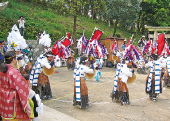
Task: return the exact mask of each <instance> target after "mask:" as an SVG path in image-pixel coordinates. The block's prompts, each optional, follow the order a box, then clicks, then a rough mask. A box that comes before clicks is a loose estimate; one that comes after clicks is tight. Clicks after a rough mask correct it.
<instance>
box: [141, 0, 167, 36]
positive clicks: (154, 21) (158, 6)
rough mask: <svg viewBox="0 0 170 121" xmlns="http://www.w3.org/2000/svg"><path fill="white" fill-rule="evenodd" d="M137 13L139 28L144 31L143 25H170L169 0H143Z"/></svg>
mask: <svg viewBox="0 0 170 121" xmlns="http://www.w3.org/2000/svg"><path fill="white" fill-rule="evenodd" d="M141 7H142V10H141V11H140V15H139V26H138V27H139V30H140V31H141V32H142V33H144V25H148V26H170V22H169V20H170V0H143V2H142V3H141Z"/></svg>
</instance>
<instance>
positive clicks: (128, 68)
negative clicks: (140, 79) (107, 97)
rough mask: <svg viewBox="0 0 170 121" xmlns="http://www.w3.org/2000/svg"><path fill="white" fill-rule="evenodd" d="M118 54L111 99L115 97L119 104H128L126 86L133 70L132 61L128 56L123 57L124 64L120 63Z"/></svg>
mask: <svg viewBox="0 0 170 121" xmlns="http://www.w3.org/2000/svg"><path fill="white" fill-rule="evenodd" d="M120 62H121V61H120V56H119V57H118V59H117V70H116V75H115V80H114V89H113V92H112V93H111V98H112V100H113V99H114V98H115V100H116V101H117V102H121V105H125V104H130V101H129V91H128V88H127V86H126V83H127V81H128V77H132V76H133V73H134V70H133V69H132V61H130V60H129V58H128V57H126V58H125V64H121V63H120Z"/></svg>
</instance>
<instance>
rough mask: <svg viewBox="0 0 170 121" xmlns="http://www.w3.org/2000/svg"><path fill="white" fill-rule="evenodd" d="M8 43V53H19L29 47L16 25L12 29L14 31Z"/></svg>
mask: <svg viewBox="0 0 170 121" xmlns="http://www.w3.org/2000/svg"><path fill="white" fill-rule="evenodd" d="M7 42H8V45H7V47H8V51H11V50H15V51H18V50H20V49H25V48H26V47H27V46H28V45H27V44H26V41H25V39H24V38H23V36H21V34H20V32H19V29H18V28H17V25H16V24H15V25H14V26H13V27H12V31H11V32H9V35H8V37H7ZM11 45H12V46H11ZM16 45H17V46H16Z"/></svg>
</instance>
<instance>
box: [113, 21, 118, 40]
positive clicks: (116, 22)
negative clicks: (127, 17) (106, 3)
mask: <svg viewBox="0 0 170 121" xmlns="http://www.w3.org/2000/svg"><path fill="white" fill-rule="evenodd" d="M117 21H118V20H117V19H116V21H115V26H114V33H113V37H114V36H115V34H116V28H117Z"/></svg>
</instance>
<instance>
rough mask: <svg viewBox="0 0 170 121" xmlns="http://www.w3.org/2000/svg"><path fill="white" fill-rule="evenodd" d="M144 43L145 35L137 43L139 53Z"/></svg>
mask: <svg viewBox="0 0 170 121" xmlns="http://www.w3.org/2000/svg"><path fill="white" fill-rule="evenodd" d="M146 42H147V41H146V40H145V35H143V36H142V37H141V39H140V40H139V41H138V47H139V51H142V48H143V46H145V44H146Z"/></svg>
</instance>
